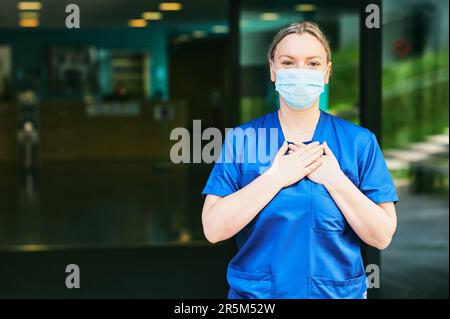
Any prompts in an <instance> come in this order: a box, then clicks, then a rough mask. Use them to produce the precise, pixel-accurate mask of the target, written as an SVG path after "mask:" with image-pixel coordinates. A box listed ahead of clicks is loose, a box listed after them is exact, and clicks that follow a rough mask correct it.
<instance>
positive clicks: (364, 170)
mask: <svg viewBox="0 0 450 319" xmlns="http://www.w3.org/2000/svg"><path fill="white" fill-rule="evenodd" d="M358 170H359V176H360V184H359V189H360V190H361V192H363V193H364V194H365V195H366V196H367V197H368V198H370V199H371V200H372V201H373V202H374V203H377V204H379V203H383V202H394V204H395V203H397V202H398V201H399V198H398V194H397V191H396V189H395V186H394V181H393V180H392V176H391V174H390V173H389V169H388V167H387V165H386V160H385V159H384V156H383V153H382V152H381V148H380V145H379V144H378V141H377V138H376V136H375V134H373V133H370V137H369V140H368V142H367V144H366V146H365V147H364V149H363V150H362V153H361V155H360V157H359V160H358Z"/></svg>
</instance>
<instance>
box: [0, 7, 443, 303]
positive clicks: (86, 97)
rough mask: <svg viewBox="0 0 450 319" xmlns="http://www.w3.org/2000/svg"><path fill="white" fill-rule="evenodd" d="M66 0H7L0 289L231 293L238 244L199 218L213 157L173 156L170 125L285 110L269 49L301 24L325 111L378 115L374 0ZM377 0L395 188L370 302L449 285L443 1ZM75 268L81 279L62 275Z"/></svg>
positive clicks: (383, 131)
mask: <svg viewBox="0 0 450 319" xmlns="http://www.w3.org/2000/svg"><path fill="white" fill-rule="evenodd" d="M71 2H72V1H68V0H67V1H66V0H60V1H54V0H40V1H17V0H2V4H1V5H2V9H1V11H0V258H1V260H2V263H0V297H6V298H7V297H72V296H73V297H155V298H160V297H218V298H221V297H222V298H223V297H225V296H226V289H227V284H226V278H225V271H226V266H227V263H228V261H229V259H230V258H231V257H232V255H233V253H234V245H233V243H232V241H228V242H227V243H221V244H218V245H214V246H213V245H210V244H209V243H208V242H207V241H206V239H205V238H204V236H203V231H202V227H201V219H200V216H201V207H202V203H203V202H202V201H203V200H202V198H201V196H200V192H201V189H202V188H203V186H204V183H205V181H206V179H207V177H208V175H209V172H210V170H211V168H212V166H211V165H207V164H183V165H174V164H172V163H171V162H170V158H169V151H170V148H171V146H172V145H173V143H174V141H170V139H169V134H170V131H171V130H172V129H173V128H175V127H186V128H188V129H189V130H190V131H191V132H192V120H193V119H201V121H202V122H201V124H202V128H203V129H204V128H207V127H217V128H220V129H222V130H223V129H225V128H226V127H232V126H234V125H237V124H239V123H242V122H244V121H247V120H250V119H253V118H255V117H257V116H259V115H262V114H264V113H267V112H271V111H273V110H275V109H276V108H277V96H276V94H275V91H274V88H273V84H272V83H271V82H270V79H269V72H268V64H267V60H266V54H267V50H268V47H269V45H270V43H271V40H272V38H273V36H274V35H275V33H276V32H277V31H278V30H279V29H280V28H282V27H283V26H285V25H287V24H289V23H291V22H297V21H302V20H313V21H315V22H317V23H319V25H320V26H321V27H322V29H323V30H324V31H325V33H326V34H327V35H328V37H329V38H330V41H331V46H332V61H333V74H332V77H331V82H330V84H329V86H327V87H326V90H325V92H324V93H323V94H322V96H321V108H322V109H324V110H326V111H328V112H330V113H332V114H336V115H338V116H341V117H343V118H346V119H348V120H351V121H353V122H355V123H358V124H361V125H365V126H369V127H370V126H371V122H370V121H371V120H370V119H369V120H368V122H364V123H362V122H361V118H362V116H361V114H362V113H363V112H364V111H365V108H366V107H367V105H365V104H363V103H361V102H360V101H361V92H364V91H362V90H361V87H363V86H364V85H365V84H366V83H368V82H367V81H369V80H370V77H371V75H370V74H368V73H367V72H362V69H363V68H364V67H365V68H367V65H363V64H362V63H363V62H364V61H363V59H361V54H362V52H365V50H367V47H366V43H367V42H365V41H363V40H364V39H363V38H362V37H364V35H365V33H364V32H362V31H361V30H362V28H361V25H363V23H364V19H365V16H363V15H362V14H363V13H364V4H367V3H371V2H368V1H357V0H339V1H308V2H304V1H294V0H292V1H291V0H277V1H274V0H272V1H269V0H214V1H211V0H183V1H176V2H163V1H155V0H129V1H126V2H124V1H120V0H96V1H88V0H78V1H76V3H77V5H78V6H79V8H80V21H81V25H80V26H81V28H80V29H68V28H66V26H65V20H66V17H67V16H68V13H66V12H65V8H66V6H67V5H68V4H69V3H71ZM372 2H376V3H379V4H381V14H382V20H381V21H382V27H381V34H382V38H381V40H380V41H379V43H376V45H377V47H378V48H379V49H380V50H379V52H380V56H379V57H378V58H379V60H380V61H382V63H380V64H379V65H375V66H374V67H375V68H377V67H378V68H381V83H380V85H381V100H380V103H378V104H379V105H378V109H377V110H376V111H377V112H379V113H380V114H381V115H382V116H381V118H380V124H381V126H380V129H379V131H378V132H377V136H378V137H379V140H380V142H381V144H382V148H383V152H384V154H385V156H386V159H387V162H388V165H389V168H390V170H391V173H392V175H393V177H394V179H395V183H396V185H397V187H398V190H399V195H400V202H399V204H398V205H397V211H398V231H397V233H396V236H395V238H394V240H393V242H392V244H391V246H390V247H389V248H388V249H387V250H385V251H383V252H382V253H381V265H382V266H381V269H382V277H381V288H380V289H379V292H378V294H377V297H384V298H448V213H449V212H448V145H449V135H448V134H449V133H448V105H449V101H448V62H449V58H448V38H449V34H448V32H449V25H448V10H449V8H448V1H447V0H383V1H382V3H381V2H379V1H372ZM369 68H370V66H369ZM374 89H376V88H374ZM369 90H370V87H369ZM374 121H375V119H374ZM373 126H374V127H377V124H374V125H373ZM70 263H76V264H79V265H80V268H81V274H82V275H81V278H82V279H81V282H82V285H81V287H82V289H79V290H72V291H69V290H68V289H66V287H65V286H64V279H65V276H66V275H67V274H65V272H64V269H65V265H67V264H70Z"/></svg>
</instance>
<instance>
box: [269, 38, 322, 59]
mask: <svg viewBox="0 0 450 319" xmlns="http://www.w3.org/2000/svg"><path fill="white" fill-rule="evenodd" d="M280 55H289V56H292V57H294V58H298V59H300V58H305V57H309V56H321V57H322V58H323V59H326V56H327V53H326V51H325V48H324V47H323V45H322V43H320V41H319V40H318V39H317V38H316V37H315V36H313V35H312V34H309V33H303V34H297V33H291V34H289V35H287V36H285V37H284V38H283V39H282V40H281V41H280V42H279V43H278V45H277V48H276V50H275V58H277V57H279V56H280Z"/></svg>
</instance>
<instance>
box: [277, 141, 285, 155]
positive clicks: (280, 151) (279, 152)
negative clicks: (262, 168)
mask: <svg viewBox="0 0 450 319" xmlns="http://www.w3.org/2000/svg"><path fill="white" fill-rule="evenodd" d="M287 149H288V143H287V142H286V141H284V142H283V145H281V147H280V149H279V150H278V153H277V155H276V156H277V157H280V156H282V155H284V154H286V152H287Z"/></svg>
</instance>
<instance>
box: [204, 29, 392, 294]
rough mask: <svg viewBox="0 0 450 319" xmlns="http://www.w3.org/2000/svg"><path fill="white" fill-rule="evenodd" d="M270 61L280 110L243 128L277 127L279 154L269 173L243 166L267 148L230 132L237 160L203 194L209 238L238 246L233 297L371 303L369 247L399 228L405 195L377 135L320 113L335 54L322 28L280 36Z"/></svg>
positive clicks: (231, 269) (385, 241)
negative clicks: (365, 249) (365, 252)
mask: <svg viewBox="0 0 450 319" xmlns="http://www.w3.org/2000/svg"><path fill="white" fill-rule="evenodd" d="M268 60H269V67H270V75H271V80H272V81H273V82H275V89H276V90H277V91H278V93H279V96H280V107H279V109H278V110H277V111H275V112H272V113H269V114H266V115H264V116H262V117H259V118H257V119H255V120H252V121H250V122H248V123H245V124H242V125H240V126H239V128H242V129H243V130H245V129H248V128H251V129H255V130H257V129H258V128H265V129H268V130H270V128H272V129H276V130H278V132H279V134H278V137H277V138H278V140H277V146H278V148H277V149H278V152H277V153H276V154H274V156H273V158H272V159H271V165H269V166H268V167H266V168H264V167H263V165H262V164H261V163H260V162H259V161H256V163H250V162H246V161H237V160H236V159H237V158H238V157H241V156H242V154H244V153H245V152H248V151H249V150H250V149H251V150H253V152H259V151H260V150H261V149H260V148H259V147H258V145H256V146H255V145H253V146H252V145H250V140H251V139H246V140H245V141H244V143H240V144H238V143H236V141H235V140H234V139H233V138H230V137H229V136H228V135H227V137H226V139H225V143H224V147H223V148H222V155H221V156H222V157H223V156H224V154H225V153H227V152H223V150H224V149H228V150H230V149H231V150H233V151H234V152H233V154H234V155H233V156H235V157H233V160H231V161H226V160H223V161H217V162H216V164H215V166H214V168H213V170H212V172H211V175H210V177H209V179H208V181H207V184H206V186H205V188H204V189H203V192H202V194H203V195H206V198H205V203H204V207H203V212H202V222H203V229H204V233H205V237H206V238H207V239H208V240H209V241H210V242H211V243H216V242H219V241H222V240H226V239H228V238H231V237H233V236H235V239H236V242H237V245H238V252H237V254H236V255H235V256H234V257H233V259H232V260H231V261H230V263H229V265H228V270H227V280H228V284H229V286H230V289H229V292H228V298H365V297H366V293H367V288H368V287H367V284H366V273H365V269H364V265H363V261H362V257H361V251H360V244H361V241H363V242H365V243H366V244H368V245H370V246H373V247H376V248H378V249H380V250H382V249H385V248H386V247H387V246H388V245H389V243H390V241H391V239H392V236H393V234H394V232H395V229H396V211H395V206H394V204H395V203H396V202H397V201H398V196H397V192H396V189H395V187H394V184H393V181H392V178H391V176H390V174H389V171H388V169H387V166H386V162H385V160H384V158H383V155H382V153H381V150H380V147H379V145H378V142H377V139H376V137H375V135H374V134H373V133H372V132H370V131H369V130H368V129H365V128H363V127H360V126H358V125H355V124H353V123H350V122H348V121H346V120H343V119H340V118H338V117H336V116H333V115H331V114H329V113H327V112H324V111H321V110H320V109H319V95H320V93H321V92H323V88H324V85H325V83H328V80H329V76H330V71H331V53H330V48H329V44H328V42H327V40H326V38H325V36H324V35H323V33H322V32H321V30H320V29H319V27H318V26H317V25H316V24H314V23H310V22H303V23H298V24H293V25H291V26H289V27H287V28H285V29H283V30H281V31H280V32H279V33H278V34H277V35H276V36H275V38H274V40H273V44H272V46H271V48H270V50H269V54H268ZM252 143H256V144H258V143H261V139H260V137H259V136H258V137H257V138H256V140H253V142H252ZM258 158H259V157H258Z"/></svg>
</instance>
